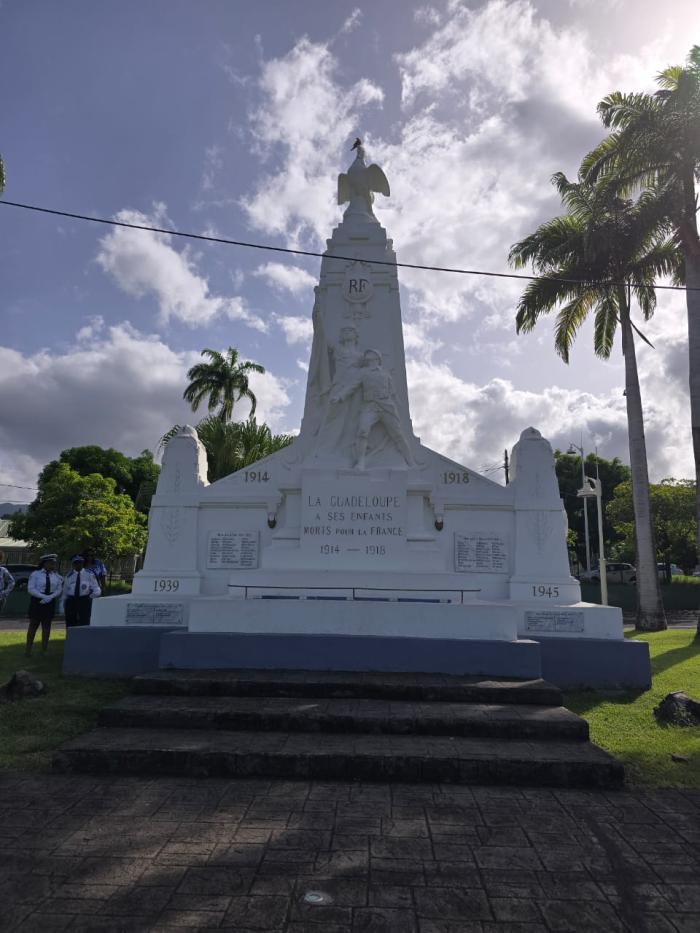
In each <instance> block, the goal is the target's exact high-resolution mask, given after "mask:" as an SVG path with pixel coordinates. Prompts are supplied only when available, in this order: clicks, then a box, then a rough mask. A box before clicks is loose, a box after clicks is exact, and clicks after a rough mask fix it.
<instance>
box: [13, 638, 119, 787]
mask: <svg viewBox="0 0 700 933" xmlns="http://www.w3.org/2000/svg"><path fill="white" fill-rule="evenodd" d="M40 634H41V633H40V632H39V635H38V636H37V642H38V641H39V638H40ZM24 639H25V633H24V632H0V683H5V682H6V681H8V680H9V679H10V677H11V676H12V674H14V672H15V671H18V670H26V671H30V672H31V673H32V674H34V675H35V676H36V677H38V678H39V679H40V680H43V681H44V683H45V684H46V687H47V693H46V695H45V696H41V697H37V698H36V699H33V700H22V701H20V702H18V703H7V704H3V705H1V706H0V770H7V769H18V770H23V771H25V770H48V768H49V766H50V762H51V754H52V752H53V751H54V749H55V748H57V747H58V746H59V745H61V744H62V743H63V742H66V741H67V740H68V739H72V738H73V737H74V736H76V735H80V733H81V732H86V731H87V730H88V729H92V728H93V726H94V725H95V722H96V721H97V714H98V712H99V710H100V709H101V708H102V707H103V706H106V705H107V704H108V703H112V702H114V701H115V700H117V699H119V698H120V697H122V696H124V695H125V694H126V693H128V692H129V682H128V681H126V680H86V679H84V678H82V677H64V676H63V674H62V673H61V667H62V664H63V642H64V639H65V634H64V632H63V631H62V630H59V631H56V632H52V634H51V642H50V644H49V650H48V652H47V653H46V654H45V655H42V654H41V653H40V651H39V649H38V645H36V644H35V646H34V654H33V655H32V657H31V658H25V657H24Z"/></svg>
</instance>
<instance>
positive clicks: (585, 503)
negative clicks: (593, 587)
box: [568, 439, 591, 573]
mask: <svg viewBox="0 0 700 933" xmlns="http://www.w3.org/2000/svg"><path fill="white" fill-rule="evenodd" d="M577 450H578V452H579V453H580V454H581V482H582V484H583V486H584V487H585V485H586V468H585V461H584V457H583V439H582V440H581V446H580V447H579V446H578V444H574V443H571V444H569V450H568V453H570V454H572V453H574V452H575V451H577ZM583 528H584V535H585V539H586V570H587V571H588V573H590V572H591V539H590V537H589V533H588V500H587V499H585V498H584V500H583Z"/></svg>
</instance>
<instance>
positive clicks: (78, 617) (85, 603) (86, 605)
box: [64, 596, 92, 628]
mask: <svg viewBox="0 0 700 933" xmlns="http://www.w3.org/2000/svg"><path fill="white" fill-rule="evenodd" d="M64 609H65V613H66V628H70V627H71V626H72V625H89V624H90V613H91V611H92V599H91V598H90V597H89V596H67V597H66V603H65V606H64Z"/></svg>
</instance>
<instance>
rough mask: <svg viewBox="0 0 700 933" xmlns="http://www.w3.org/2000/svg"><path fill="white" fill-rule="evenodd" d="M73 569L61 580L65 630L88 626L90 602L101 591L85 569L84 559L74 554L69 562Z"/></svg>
mask: <svg viewBox="0 0 700 933" xmlns="http://www.w3.org/2000/svg"><path fill="white" fill-rule="evenodd" d="M71 564H72V565H73V569H72V570H71V571H70V573H67V574H66V576H65V577H64V579H63V595H62V597H61V603H62V605H63V609H64V612H65V614H66V628H67V629H69V628H72V627H73V626H74V625H89V624H90V613H91V612H92V601H93V599H94V598H95V597H96V596H100V595H101V593H102V590H101V589H100V588H99V586H98V585H97V579H96V578H95V575H94V574H93V573H90V571H89V570H86V569H85V558H84V557H83V555H82V554H76V555H75V557H74V558H73V559H72V560H71Z"/></svg>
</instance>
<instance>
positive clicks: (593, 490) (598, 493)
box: [577, 476, 608, 606]
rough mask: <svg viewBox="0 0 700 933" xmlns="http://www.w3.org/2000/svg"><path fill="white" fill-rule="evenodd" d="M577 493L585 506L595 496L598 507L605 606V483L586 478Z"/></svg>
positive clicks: (602, 599) (606, 588)
mask: <svg viewBox="0 0 700 933" xmlns="http://www.w3.org/2000/svg"><path fill="white" fill-rule="evenodd" d="M577 495H579V496H580V497H581V498H582V499H583V504H584V507H585V505H586V502H587V501H588V500H589V499H590V498H591V496H595V500H596V505H597V507H598V546H599V550H600V557H599V558H598V568H599V572H600V598H601V602H602V604H603V605H604V606H607V605H608V573H607V570H606V564H605V551H604V545H603V485H602V483H601V482H600V480H599V479H593V477H592V476H587V477H586V478H585V481H584V484H583V487H582V488H581V489H579V491H578V493H577Z"/></svg>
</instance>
